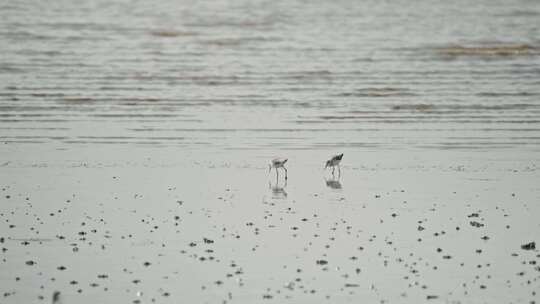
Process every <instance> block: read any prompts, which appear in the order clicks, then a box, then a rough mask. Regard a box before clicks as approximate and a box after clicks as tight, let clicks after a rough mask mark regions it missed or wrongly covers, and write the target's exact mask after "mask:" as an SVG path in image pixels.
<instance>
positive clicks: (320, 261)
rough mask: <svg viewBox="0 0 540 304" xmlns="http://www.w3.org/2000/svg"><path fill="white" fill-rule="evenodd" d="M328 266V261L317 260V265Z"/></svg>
mask: <svg viewBox="0 0 540 304" xmlns="http://www.w3.org/2000/svg"><path fill="white" fill-rule="evenodd" d="M326 264H328V261H326V260H317V265H326Z"/></svg>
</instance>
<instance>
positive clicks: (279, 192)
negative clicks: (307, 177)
mask: <svg viewBox="0 0 540 304" xmlns="http://www.w3.org/2000/svg"><path fill="white" fill-rule="evenodd" d="M268 188H269V189H270V191H272V198H275V199H286V198H287V191H285V188H287V180H286V179H285V181H284V182H283V183H280V181H279V178H276V182H275V184H272V182H268Z"/></svg>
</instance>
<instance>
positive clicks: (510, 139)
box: [0, 0, 540, 152]
mask: <svg viewBox="0 0 540 304" xmlns="http://www.w3.org/2000/svg"><path fill="white" fill-rule="evenodd" d="M539 47H540V4H539V2H538V1H535V0H520V1H474V2H470V1H461V0H460V1H435V0H434V1H417V2H414V3H411V2H409V1H399V0H396V1H361V2H358V1H345V0H336V1H172V0H159V1H125V0H116V1H71V0H70V1H65V0H60V1H53V2H47V1H23V0H20V1H3V2H1V3H0V54H1V55H0V140H1V141H2V142H5V143H10V144H14V143H16V144H21V145H25V144H28V145H32V144H50V145H51V146H53V147H64V148H66V147H69V146H71V145H87V144H92V145H96V144H103V145H110V144H116V145H118V144H129V145H147V144H151V145H155V146H182V147H185V148H189V149H194V150H198V149H210V150H214V149H218V150H220V149H259V150H263V149H269V148H273V147H280V148H282V149H292V150H303V149H335V148H350V149H356V148H361V149H374V150H382V149H391V150H393V149H461V150H471V149H474V150H478V149H489V150H493V149H508V150H515V149H519V150H520V151H531V152H532V151H537V150H538V149H539V147H540V49H539Z"/></svg>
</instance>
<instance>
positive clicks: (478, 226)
mask: <svg viewBox="0 0 540 304" xmlns="http://www.w3.org/2000/svg"><path fill="white" fill-rule="evenodd" d="M469 223H470V224H471V226H473V227H476V228H480V227H484V224H482V223H479V222H476V221H471V222H469Z"/></svg>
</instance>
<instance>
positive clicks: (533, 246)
mask: <svg viewBox="0 0 540 304" xmlns="http://www.w3.org/2000/svg"><path fill="white" fill-rule="evenodd" d="M521 249H523V250H534V249H536V243H535V242H530V243H528V244H524V245H521Z"/></svg>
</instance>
